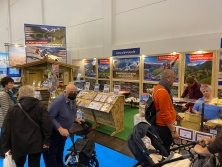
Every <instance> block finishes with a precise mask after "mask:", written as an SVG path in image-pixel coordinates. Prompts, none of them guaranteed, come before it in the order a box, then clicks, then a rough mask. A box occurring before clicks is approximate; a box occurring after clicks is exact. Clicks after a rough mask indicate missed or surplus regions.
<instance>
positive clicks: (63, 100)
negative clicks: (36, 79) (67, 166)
mask: <svg viewBox="0 0 222 167" xmlns="http://www.w3.org/2000/svg"><path fill="white" fill-rule="evenodd" d="M76 95H77V88H76V86H75V85H72V84H69V85H67V86H66V89H65V90H64V94H61V95H59V96H58V97H57V98H56V99H55V100H54V101H53V102H52V103H51V105H50V107H49V114H50V117H51V120H52V124H53V131H52V136H51V144H50V147H49V149H48V150H47V151H45V152H44V153H43V157H44V161H45V165H46V167H63V166H64V164H63V151H64V147H65V142H66V138H67V136H69V131H68V130H69V129H70V128H71V126H72V124H73V122H74V121H76V122H78V123H81V122H82V121H83V120H81V119H78V118H77V117H76V112H77V110H76Z"/></svg>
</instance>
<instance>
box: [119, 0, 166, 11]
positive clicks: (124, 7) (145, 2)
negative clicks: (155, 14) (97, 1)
mask: <svg viewBox="0 0 222 167" xmlns="http://www.w3.org/2000/svg"><path fill="white" fill-rule="evenodd" d="M164 1H166V0H139V1H135V0H115V3H116V4H115V5H116V13H122V12H126V11H129V10H135V9H137V8H142V7H146V6H149V5H154V4H156V3H161V2H164Z"/></svg>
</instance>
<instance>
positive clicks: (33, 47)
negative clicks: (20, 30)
mask: <svg viewBox="0 0 222 167" xmlns="http://www.w3.org/2000/svg"><path fill="white" fill-rule="evenodd" d="M24 28H25V44H26V61H27V63H29V62H33V61H36V60H40V59H42V58H44V57H45V56H48V57H49V58H51V59H53V60H56V61H59V62H63V63H66V28H65V27H60V26H47V25H34V24H25V25H24Z"/></svg>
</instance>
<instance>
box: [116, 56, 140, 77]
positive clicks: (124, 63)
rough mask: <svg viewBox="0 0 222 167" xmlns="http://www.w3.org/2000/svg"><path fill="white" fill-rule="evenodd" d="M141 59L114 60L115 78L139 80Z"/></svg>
mask: <svg viewBox="0 0 222 167" xmlns="http://www.w3.org/2000/svg"><path fill="white" fill-rule="evenodd" d="M139 64H140V58H119V59H113V60H112V65H113V78H115V79H127V80H139Z"/></svg>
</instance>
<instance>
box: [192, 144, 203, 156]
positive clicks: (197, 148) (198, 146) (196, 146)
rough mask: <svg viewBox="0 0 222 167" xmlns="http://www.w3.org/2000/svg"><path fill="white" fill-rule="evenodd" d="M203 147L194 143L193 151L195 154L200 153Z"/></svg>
mask: <svg viewBox="0 0 222 167" xmlns="http://www.w3.org/2000/svg"><path fill="white" fill-rule="evenodd" d="M202 148H203V147H202V146H201V145H199V144H196V145H195V146H194V148H193V151H194V152H195V153H197V154H202V152H201V151H200V150H201V149H202Z"/></svg>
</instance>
